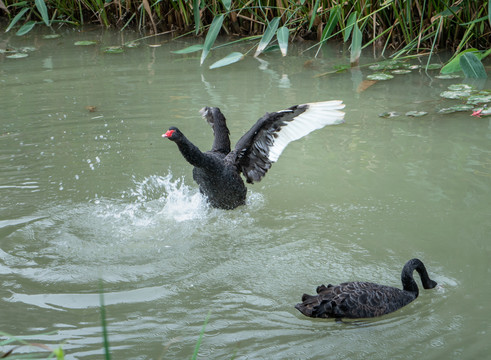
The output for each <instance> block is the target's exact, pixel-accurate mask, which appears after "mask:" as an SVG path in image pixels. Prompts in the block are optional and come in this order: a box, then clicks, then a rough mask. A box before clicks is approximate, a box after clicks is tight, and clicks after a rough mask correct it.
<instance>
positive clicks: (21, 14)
mask: <svg viewBox="0 0 491 360" xmlns="http://www.w3.org/2000/svg"><path fill="white" fill-rule="evenodd" d="M27 11H29V8H28V7H25V8H23V9H22V10H21V11H20V12H19V13H18V14H17V15H15V17H14V18H13V19H12V22H11V23H10V24H9V26H8V27H7V29H6V30H5V32H7V31H9V30H10V29H12V27H13V26H14V25H15V24H17V22H18V21H19V20H20V19H21V18H22V16H24V14H25V13H26V12H27Z"/></svg>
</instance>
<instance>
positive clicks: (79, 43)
mask: <svg viewBox="0 0 491 360" xmlns="http://www.w3.org/2000/svg"><path fill="white" fill-rule="evenodd" d="M95 44H97V42H96V41H92V40H82V41H75V42H74V43H73V45H76V46H90V45H95Z"/></svg>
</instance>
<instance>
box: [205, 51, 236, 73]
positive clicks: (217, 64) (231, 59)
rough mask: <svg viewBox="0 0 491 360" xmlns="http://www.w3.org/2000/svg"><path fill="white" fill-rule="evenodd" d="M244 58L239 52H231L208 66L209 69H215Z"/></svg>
mask: <svg viewBox="0 0 491 360" xmlns="http://www.w3.org/2000/svg"><path fill="white" fill-rule="evenodd" d="M243 58H244V55H243V54H242V53H240V52H233V53H230V54H228V55H227V56H225V57H224V58H223V59H220V60H218V61H217V62H214V63H213V64H211V65H210V69H216V68H219V67H222V66H227V65H230V64H233V63H236V62H237V61H240V60H242V59H243Z"/></svg>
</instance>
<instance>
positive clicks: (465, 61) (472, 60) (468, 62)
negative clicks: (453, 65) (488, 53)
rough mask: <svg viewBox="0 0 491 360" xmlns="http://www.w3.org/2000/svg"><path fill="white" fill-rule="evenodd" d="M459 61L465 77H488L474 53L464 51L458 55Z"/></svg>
mask: <svg viewBox="0 0 491 360" xmlns="http://www.w3.org/2000/svg"><path fill="white" fill-rule="evenodd" d="M459 63H460V67H461V68H462V71H463V72H464V75H465V77H466V78H472V79H485V78H487V77H488V75H487V74H486V69H484V65H483V64H482V62H481V60H479V59H478V58H477V56H476V55H475V54H474V53H471V52H468V53H465V54H464V55H462V56H461V57H460V62H459Z"/></svg>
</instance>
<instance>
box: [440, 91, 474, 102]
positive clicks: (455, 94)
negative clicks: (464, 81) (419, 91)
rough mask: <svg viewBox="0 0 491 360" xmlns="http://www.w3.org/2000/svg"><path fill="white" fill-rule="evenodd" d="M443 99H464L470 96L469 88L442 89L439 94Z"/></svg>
mask: <svg viewBox="0 0 491 360" xmlns="http://www.w3.org/2000/svg"><path fill="white" fill-rule="evenodd" d="M440 96H441V97H442V98H445V99H454V100H456V99H465V98H468V97H469V96H471V92H470V90H455V91H444V92H442V93H441V94H440Z"/></svg>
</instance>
